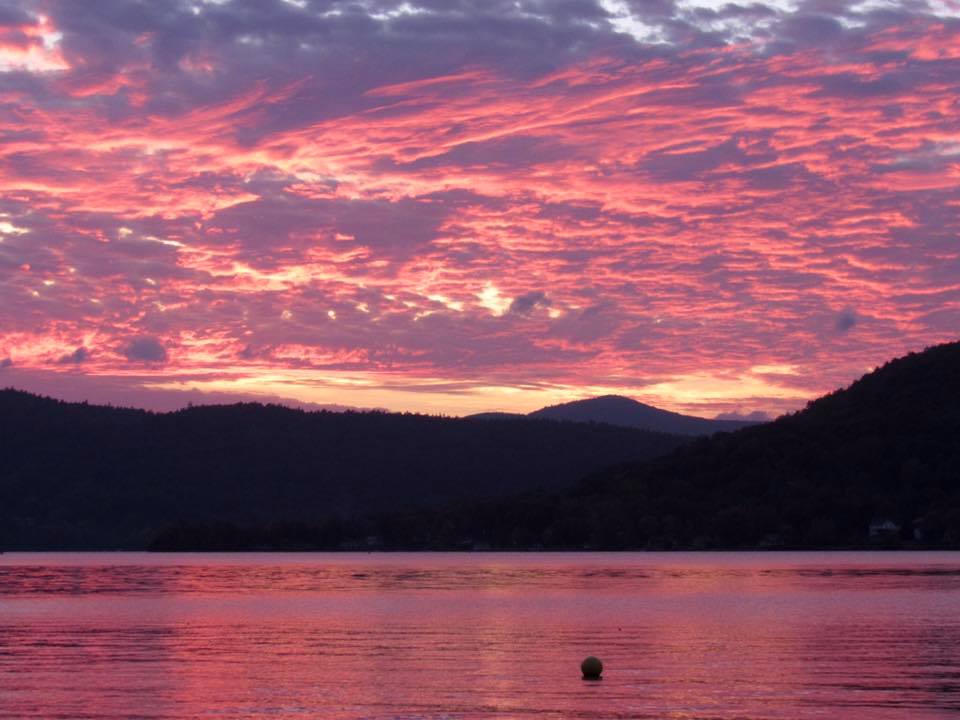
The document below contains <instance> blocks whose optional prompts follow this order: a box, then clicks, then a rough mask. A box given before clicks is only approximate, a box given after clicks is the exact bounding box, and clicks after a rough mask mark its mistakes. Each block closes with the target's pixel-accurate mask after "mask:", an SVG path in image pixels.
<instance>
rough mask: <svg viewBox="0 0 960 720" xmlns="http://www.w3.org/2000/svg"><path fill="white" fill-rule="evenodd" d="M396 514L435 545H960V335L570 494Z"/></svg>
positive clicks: (596, 476)
mask: <svg viewBox="0 0 960 720" xmlns="http://www.w3.org/2000/svg"><path fill="white" fill-rule="evenodd" d="M401 523H405V526H404V527H406V531H405V532H406V533H407V535H408V536H410V537H420V538H426V539H427V541H428V542H430V543H432V544H433V545H434V546H438V547H442V546H444V545H452V544H456V543H457V542H460V543H463V542H464V541H465V539H468V540H470V541H471V542H474V543H481V544H483V545H484V546H485V545H490V546H492V547H503V548H509V547H531V546H533V547H536V546H543V547H548V548H549V547H556V548H562V547H573V548H580V547H592V548H610V549H617V548H719V547H732V548H761V547H849V546H884V547H887V546H889V547H894V546H921V547H922V546H927V547H929V546H939V547H942V546H949V547H958V546H960V343H951V344H946V345H940V346H937V347H933V348H929V349H927V350H926V351H924V352H921V353H916V354H911V355H908V356H906V357H903V358H900V359H898V360H894V361H892V362H889V363H887V364H886V365H884V366H883V367H882V368H879V369H877V370H875V371H874V372H872V373H870V374H868V375H866V376H864V377H863V378H862V379H860V380H858V381H857V382H855V383H853V384H852V385H851V386H850V387H849V388H847V389H845V390H840V391H837V392H834V393H831V394H829V395H827V396H825V397H823V398H820V399H818V400H816V401H814V402H811V403H810V404H809V405H808V406H807V408H806V409H805V410H803V411H801V412H798V413H794V414H791V415H787V416H784V417H781V418H779V419H777V420H776V421H774V422H771V423H767V424H764V425H759V426H756V427H750V428H746V429H743V430H740V431H738V432H736V433H719V434H716V435H713V436H712V437H709V438H700V439H697V440H694V441H693V442H691V443H690V444H687V445H684V446H681V447H680V448H678V449H677V450H675V451H674V452H672V453H669V454H667V455H665V456H662V457H659V458H656V459H654V460H650V461H646V462H641V463H630V464H623V465H620V466H617V467H613V468H610V469H607V470H604V471H602V472H599V473H593V474H591V475H589V476H587V477H586V478H584V479H583V480H582V481H581V482H580V483H579V484H578V485H577V486H576V487H575V488H574V489H572V490H569V491H565V492H560V493H528V494H525V495H523V496H520V497H515V498H509V499H496V500H490V501H485V502H481V503H470V504H466V505H461V506H457V507H452V508H448V509H446V510H445V511H443V512H439V511H435V510H434V511H430V512H425V513H423V514H421V515H419V516H409V515H408V516H402V515H397V516H395V517H393V518H391V519H390V525H389V527H396V526H397V525H398V524H401ZM871 526H873V530H872V532H871ZM403 535H404V533H403V532H399V533H397V537H399V538H402V537H403Z"/></svg>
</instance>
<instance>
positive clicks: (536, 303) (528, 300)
mask: <svg viewBox="0 0 960 720" xmlns="http://www.w3.org/2000/svg"><path fill="white" fill-rule="evenodd" d="M541 307H550V298H548V297H547V295H546V293H544V292H541V291H539V290H535V291H532V292H528V293H524V294H523V295H518V296H517V297H515V298H514V299H513V302H511V303H510V313H511V314H513V315H529V314H530V313H532V312H533V311H534V310H536V309H537V308H541Z"/></svg>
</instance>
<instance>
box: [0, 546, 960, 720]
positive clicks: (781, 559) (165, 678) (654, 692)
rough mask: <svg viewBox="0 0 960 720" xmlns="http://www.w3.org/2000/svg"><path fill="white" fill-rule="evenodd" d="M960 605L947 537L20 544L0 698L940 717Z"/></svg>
mask: <svg viewBox="0 0 960 720" xmlns="http://www.w3.org/2000/svg"><path fill="white" fill-rule="evenodd" d="M958 607H960V557H958V556H957V555H955V554H948V553H942V554H939V553H922V554H921V553H914V554H881V553H874V554H856V553H833V554H813V553H793V554H786V553H782V554H781V553H757V554H720V553H716V554H686V553H682V554H681V553H675V554H654V553H649V554H608V555H604V554H578V555H572V554H545V553H544V554H527V555H513V554H479V553H478V554H417V555H407V554H391V555H363V554H336V555H324V554H301V555H281V554H253V555H144V554H8V555H4V556H2V557H0V717H2V718H129V717H138V718H194V717H224V718H267V717H272V718H273V717H330V718H475V717H494V716H496V717H518V716H531V717H532V716H535V717H555V718H577V717H590V718H597V717H611V718H616V717H630V718H704V719H706V718H724V719H726V718H835V717H843V718H850V719H852V720H858V719H859V718H871V719H877V718H881V719H882V718H904V717H911V718H942V717H948V716H953V715H955V714H956V713H960V618H958V613H957V608H958ZM589 654H596V655H598V656H600V657H601V658H602V659H603V661H604V665H605V668H606V669H605V672H604V679H603V681H601V682H597V683H589V682H583V681H582V680H581V679H580V677H579V663H580V660H581V659H582V658H583V657H585V656H586V655H589Z"/></svg>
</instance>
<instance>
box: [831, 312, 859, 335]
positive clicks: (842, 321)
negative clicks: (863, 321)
mask: <svg viewBox="0 0 960 720" xmlns="http://www.w3.org/2000/svg"><path fill="white" fill-rule="evenodd" d="M856 324H857V315H856V313H854V312H853V310H844V311H843V312H841V313H840V314H839V315H838V316H837V320H836V322H835V323H834V328H835V329H836V331H837V332H840V333H845V332H848V331H850V330H852V329H853V327H854V326H855V325H856Z"/></svg>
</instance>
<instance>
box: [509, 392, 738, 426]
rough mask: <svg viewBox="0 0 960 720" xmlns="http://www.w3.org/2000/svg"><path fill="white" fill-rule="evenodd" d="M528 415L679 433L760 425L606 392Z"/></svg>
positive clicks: (539, 417)
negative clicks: (675, 409)
mask: <svg viewBox="0 0 960 720" xmlns="http://www.w3.org/2000/svg"><path fill="white" fill-rule="evenodd" d="M527 417H531V418H537V419H547V420H568V421H572V422H603V423H609V424H610V425H620V426H622V427H634V428H642V429H644V430H654V431H656V432H665V433H672V434H675V435H712V434H713V433H715V432H733V431H734V430H739V429H741V428H744V427H749V426H750V425H756V424H757V423H755V422H749V421H741V420H708V419H707V418H700V417H692V416H690V415H681V414H680V413H675V412H670V411H669V410H661V409H660V408H656V407H653V406H652V405H645V404H643V403H641V402H637V401H636V400H631V399H630V398H627V397H623V396H621V395H603V396H601V397H595V398H590V399H589V400H575V401H573V402H568V403H562V404H560V405H551V406H549V407H545V408H541V409H540V410H536V411H534V412H532V413H530V414H529V415H528V416H527Z"/></svg>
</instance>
